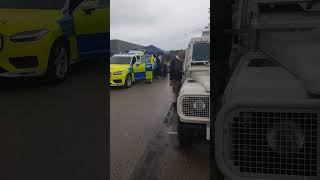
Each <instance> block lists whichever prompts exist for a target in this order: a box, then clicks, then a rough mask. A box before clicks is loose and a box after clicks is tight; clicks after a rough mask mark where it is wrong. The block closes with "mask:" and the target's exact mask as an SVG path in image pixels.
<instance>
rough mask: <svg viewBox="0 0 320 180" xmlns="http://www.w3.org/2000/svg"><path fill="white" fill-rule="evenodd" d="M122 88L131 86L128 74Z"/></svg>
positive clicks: (130, 78)
mask: <svg viewBox="0 0 320 180" xmlns="http://www.w3.org/2000/svg"><path fill="white" fill-rule="evenodd" d="M124 86H125V88H130V87H131V86H132V77H131V76H130V74H128V75H127V77H126V80H125V82H124Z"/></svg>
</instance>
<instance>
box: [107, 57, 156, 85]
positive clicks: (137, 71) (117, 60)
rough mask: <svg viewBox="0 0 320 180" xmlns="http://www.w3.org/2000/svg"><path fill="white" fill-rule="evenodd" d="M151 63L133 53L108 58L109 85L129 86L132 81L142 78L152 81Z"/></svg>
mask: <svg viewBox="0 0 320 180" xmlns="http://www.w3.org/2000/svg"><path fill="white" fill-rule="evenodd" d="M152 78H153V76H152V64H151V63H149V61H148V60H147V59H146V58H145V57H143V58H142V59H140V60H138V59H137V55H135V54H117V55H114V56H112V57H111V58H110V86H124V87H126V88H130V87H131V86H132V82H134V81H136V80H139V79H144V80H145V81H146V82H152Z"/></svg>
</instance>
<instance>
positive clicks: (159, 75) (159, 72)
mask: <svg viewBox="0 0 320 180" xmlns="http://www.w3.org/2000/svg"><path fill="white" fill-rule="evenodd" d="M156 64H157V70H156V71H157V78H158V77H161V74H162V73H161V70H162V67H161V60H160V58H159V56H157V57H156Z"/></svg>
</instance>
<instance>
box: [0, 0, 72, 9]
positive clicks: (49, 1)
mask: <svg viewBox="0 0 320 180" xmlns="http://www.w3.org/2000/svg"><path fill="white" fill-rule="evenodd" d="M65 2H66V0H1V1H0V9H62V8H63V7H64V5H65Z"/></svg>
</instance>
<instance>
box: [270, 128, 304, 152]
mask: <svg viewBox="0 0 320 180" xmlns="http://www.w3.org/2000/svg"><path fill="white" fill-rule="evenodd" d="M267 141H268V145H269V147H270V148H271V149H272V150H274V151H276V152H278V153H280V154H288V153H289V154H291V153H297V152H299V150H300V149H302V148H303V146H304V144H305V134H304V132H303V130H302V129H300V128H299V127H298V126H297V125H296V124H294V123H286V122H285V123H283V124H281V125H280V126H278V127H275V128H273V129H271V130H270V131H269V133H268V135H267Z"/></svg>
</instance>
